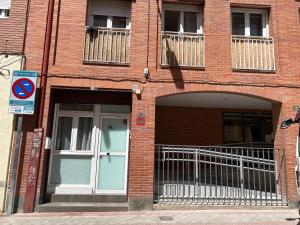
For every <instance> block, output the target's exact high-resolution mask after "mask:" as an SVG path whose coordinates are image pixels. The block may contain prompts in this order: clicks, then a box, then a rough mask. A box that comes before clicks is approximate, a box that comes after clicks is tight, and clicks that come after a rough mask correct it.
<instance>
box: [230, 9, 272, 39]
mask: <svg viewBox="0 0 300 225" xmlns="http://www.w3.org/2000/svg"><path fill="white" fill-rule="evenodd" d="M231 24H232V35H241V36H257V37H268V36H269V26H268V18H267V11H265V10H250V9H233V10H232V12H231Z"/></svg>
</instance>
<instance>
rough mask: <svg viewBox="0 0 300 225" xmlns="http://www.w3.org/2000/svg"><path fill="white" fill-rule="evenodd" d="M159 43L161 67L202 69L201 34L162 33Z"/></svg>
mask: <svg viewBox="0 0 300 225" xmlns="http://www.w3.org/2000/svg"><path fill="white" fill-rule="evenodd" d="M161 43H162V46H161V65H162V66H181V67H196V68H197V67H200V68H201V67H204V62H205V51H204V50H205V47H204V46H205V45H204V44H205V43H204V35H203V34H195V33H178V32H165V31H162V34H161Z"/></svg>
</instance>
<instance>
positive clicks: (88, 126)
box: [54, 104, 94, 153]
mask: <svg viewBox="0 0 300 225" xmlns="http://www.w3.org/2000/svg"><path fill="white" fill-rule="evenodd" d="M91 106H93V105H80V104H60V105H59V107H57V109H58V110H57V116H56V123H55V125H54V126H55V143H54V150H55V151H62V152H70V153H71V152H73V153H76V152H83V151H85V152H90V151H91V149H92V146H91V143H92V133H93V127H94V111H90V110H91ZM72 109H73V110H72Z"/></svg>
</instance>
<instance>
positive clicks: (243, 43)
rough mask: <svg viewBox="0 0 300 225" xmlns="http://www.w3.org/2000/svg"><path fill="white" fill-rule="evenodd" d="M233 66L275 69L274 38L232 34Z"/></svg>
mask: <svg viewBox="0 0 300 225" xmlns="http://www.w3.org/2000/svg"><path fill="white" fill-rule="evenodd" d="M232 68H233V69H236V70H258V71H274V70H275V56H274V41H273V38H265V37H245V36H232Z"/></svg>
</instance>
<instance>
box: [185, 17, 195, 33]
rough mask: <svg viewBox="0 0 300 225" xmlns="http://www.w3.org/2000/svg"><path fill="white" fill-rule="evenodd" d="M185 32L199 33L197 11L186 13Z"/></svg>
mask: <svg viewBox="0 0 300 225" xmlns="http://www.w3.org/2000/svg"><path fill="white" fill-rule="evenodd" d="M184 32H190V33H197V13H195V12H185V13H184Z"/></svg>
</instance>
